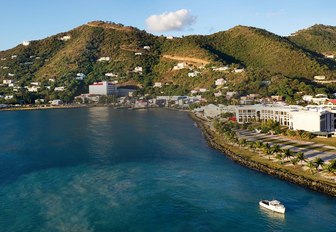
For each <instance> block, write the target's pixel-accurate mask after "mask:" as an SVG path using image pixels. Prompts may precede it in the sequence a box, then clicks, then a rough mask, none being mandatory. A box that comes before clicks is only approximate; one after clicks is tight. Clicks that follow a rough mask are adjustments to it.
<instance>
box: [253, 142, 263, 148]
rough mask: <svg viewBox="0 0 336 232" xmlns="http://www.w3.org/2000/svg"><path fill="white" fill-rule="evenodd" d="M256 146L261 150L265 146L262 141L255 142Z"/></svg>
mask: <svg viewBox="0 0 336 232" xmlns="http://www.w3.org/2000/svg"><path fill="white" fill-rule="evenodd" d="M255 146H256V148H258V149H259V148H261V147H262V146H263V142H261V141H259V140H258V141H256V142H255Z"/></svg>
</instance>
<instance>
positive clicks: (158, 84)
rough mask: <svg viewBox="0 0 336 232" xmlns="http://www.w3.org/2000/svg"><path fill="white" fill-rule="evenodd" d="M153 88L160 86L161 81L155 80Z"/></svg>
mask: <svg viewBox="0 0 336 232" xmlns="http://www.w3.org/2000/svg"><path fill="white" fill-rule="evenodd" d="M154 88H162V83H161V82H155V83H154Z"/></svg>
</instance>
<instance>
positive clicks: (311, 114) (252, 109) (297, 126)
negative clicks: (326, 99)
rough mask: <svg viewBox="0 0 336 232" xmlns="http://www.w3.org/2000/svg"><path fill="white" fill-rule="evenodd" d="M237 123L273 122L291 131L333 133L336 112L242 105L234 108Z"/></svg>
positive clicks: (316, 108)
mask: <svg viewBox="0 0 336 232" xmlns="http://www.w3.org/2000/svg"><path fill="white" fill-rule="evenodd" d="M236 117H237V122H238V123H241V124H243V123H249V122H253V121H266V120H269V119H270V120H273V121H276V122H279V124H280V125H282V126H288V127H289V128H290V129H292V130H305V131H309V132H335V130H336V124H335V119H336V111H334V110H331V109H326V108H322V107H317V106H316V107H301V106H278V105H274V104H273V105H244V106H236Z"/></svg>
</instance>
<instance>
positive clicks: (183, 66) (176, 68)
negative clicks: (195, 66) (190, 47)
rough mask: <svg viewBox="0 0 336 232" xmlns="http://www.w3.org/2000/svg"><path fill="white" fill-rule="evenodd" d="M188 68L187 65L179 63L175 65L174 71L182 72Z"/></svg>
mask: <svg viewBox="0 0 336 232" xmlns="http://www.w3.org/2000/svg"><path fill="white" fill-rule="evenodd" d="M186 67H187V64H186V63H184V62H182V63H177V65H175V66H174V67H173V70H181V69H184V68H186Z"/></svg>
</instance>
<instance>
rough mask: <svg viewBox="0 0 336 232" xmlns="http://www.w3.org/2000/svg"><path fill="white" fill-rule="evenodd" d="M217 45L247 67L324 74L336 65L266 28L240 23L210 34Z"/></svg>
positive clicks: (287, 73) (304, 74)
mask: <svg viewBox="0 0 336 232" xmlns="http://www.w3.org/2000/svg"><path fill="white" fill-rule="evenodd" d="M209 39H210V44H212V46H213V48H214V49H216V50H218V51H220V52H222V53H223V54H224V55H229V56H230V57H234V58H235V59H237V60H239V61H240V62H242V63H243V64H244V65H245V66H247V67H254V68H261V69H264V70H267V71H268V72H270V73H273V74H278V73H281V74H283V75H285V76H288V77H305V78H308V79H311V78H312V77H313V76H314V75H318V74H324V73H326V72H328V71H329V70H333V66H331V65H330V64H328V63H326V62H325V61H324V60H323V59H320V58H319V57H317V56H315V55H314V54H313V53H311V52H308V51H306V50H304V49H302V48H300V47H299V46H297V45H295V44H294V43H292V42H290V41H289V40H288V39H286V38H283V37H280V36H278V35H275V34H272V33H270V32H268V31H266V30H262V29H258V28H253V27H245V26H237V27H234V28H232V29H230V30H228V31H224V32H218V33H216V34H213V35H211V36H210V38H209Z"/></svg>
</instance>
